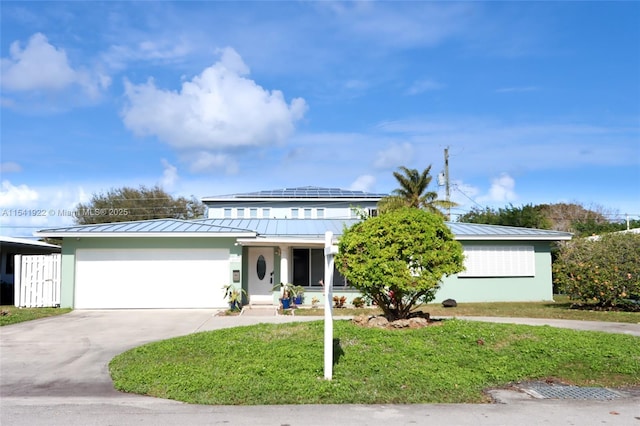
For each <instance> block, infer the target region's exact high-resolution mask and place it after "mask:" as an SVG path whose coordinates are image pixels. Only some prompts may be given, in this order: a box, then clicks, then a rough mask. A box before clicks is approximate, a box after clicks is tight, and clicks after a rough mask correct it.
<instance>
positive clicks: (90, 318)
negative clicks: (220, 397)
mask: <svg viewBox="0 0 640 426" xmlns="http://www.w3.org/2000/svg"><path fill="white" fill-rule="evenodd" d="M216 313H217V312H216V311H214V310H104V311H81V310H80V311H73V312H71V313H69V314H66V315H62V316H57V317H50V318H45V319H41V320H36V321H30V322H25V323H21V324H15V325H10V326H5V327H0V424H1V425H2V426H8V425H11V426H12V425H16V426H22V425H25V426H26V425H29V426H37V425H51V426H55V425H65V426H73V425H83V426H84V425H217V424H228V425H252V426H259V425H291V426H294V425H390V424H393V425H511V424H520V425H539V424H544V425H596V424H597V425H603V424H605V425H635V426H640V396H639V395H638V393H635V394H630V395H629V396H628V397H626V398H618V399H613V400H609V401H600V400H556V399H536V398H533V397H531V396H529V395H527V394H525V393H522V392H517V391H512V390H498V391H493V393H492V396H493V397H494V399H495V400H496V401H497V403H493V404H415V405H293V406H289V405H287V406H202V405H190V404H184V403H180V402H176V401H170V400H163V399H157V398H151V397H145V396H140V395H131V394H123V393H121V392H118V391H116V390H114V389H113V386H112V382H111V378H110V376H109V372H108V363H109V361H110V360H111V359H112V358H113V357H114V356H115V355H117V354H119V353H121V352H123V351H126V350H127V349H130V348H132V347H135V346H139V345H141V344H144V343H148V342H151V341H156V340H161V339H166V338H170V337H175V336H180V335H186V334H190V333H194V332H201V331H208V330H216V329H221V328H227V327H236V326H242V325H252V324H256V323H259V322H271V323H276V322H277V323H283V322H294V321H312V320H318V319H321V318H319V317H291V316H271V317H266V316H261V315H251V314H247V315H242V316H217V315H216ZM473 320H482V321H496V322H513V323H522V324H532V325H540V326H543V325H548V326H557V327H566V328H575V329H581V330H584V329H586V330H598V331H605V332H614V333H625V334H630V335H634V336H640V324H620V323H594V322H583V321H566V320H534V319H521V318H473Z"/></svg>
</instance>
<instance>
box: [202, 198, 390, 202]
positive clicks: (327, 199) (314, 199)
mask: <svg viewBox="0 0 640 426" xmlns="http://www.w3.org/2000/svg"><path fill="white" fill-rule="evenodd" d="M381 199H382V197H371V198H340V197H335V198H330V197H329V198H326V197H325V198H311V197H294V198H258V197H257V198H203V199H202V202H203V203H221V202H223V203H228V202H244V201H250V202H255V201H260V202H265V201H300V200H304V201H323V202H324V201H349V202H362V201H376V202H377V201H380V200H381Z"/></svg>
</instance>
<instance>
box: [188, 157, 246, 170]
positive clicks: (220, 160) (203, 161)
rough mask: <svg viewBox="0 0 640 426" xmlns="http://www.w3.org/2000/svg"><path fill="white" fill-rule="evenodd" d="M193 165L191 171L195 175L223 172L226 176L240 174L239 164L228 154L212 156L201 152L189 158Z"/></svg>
mask: <svg viewBox="0 0 640 426" xmlns="http://www.w3.org/2000/svg"><path fill="white" fill-rule="evenodd" d="M187 160H188V161H189V162H190V163H191V171H192V172H195V173H213V172H217V171H222V172H224V173H226V174H235V173H237V172H238V164H237V163H236V161H235V160H233V159H232V158H230V157H229V156H228V155H226V154H212V153H210V152H206V151H201V152H198V153H196V154H192V155H189V156H187Z"/></svg>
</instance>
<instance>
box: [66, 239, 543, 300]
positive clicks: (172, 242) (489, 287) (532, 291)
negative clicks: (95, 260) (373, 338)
mask: <svg viewBox="0 0 640 426" xmlns="http://www.w3.org/2000/svg"><path fill="white" fill-rule="evenodd" d="M509 244H510V243H509V242H505V241H497V242H481V241H478V242H471V241H470V242H463V245H465V246H471V245H480V246H487V245H500V246H506V245H509ZM512 244H513V245H518V246H522V245H532V246H533V247H534V255H535V263H536V271H535V276H534V277H499V278H459V277H457V276H455V275H454V276H451V277H447V278H445V279H444V280H443V284H442V287H441V288H440V290H439V291H438V293H437V294H436V299H435V300H434V301H435V302H441V301H442V300H444V299H448V298H452V299H456V300H457V301H458V302H489V301H551V300H553V287H552V278H551V249H550V243H549V242H546V241H541V242H526V241H516V242H513V243H512ZM123 247H124V248H132V249H135V248H137V249H144V248H160V247H161V248H175V249H180V248H225V249H228V250H229V251H230V266H229V281H228V282H229V283H232V282H233V270H240V282H239V283H235V284H236V285H237V286H238V287H242V288H244V289H245V290H247V289H248V282H247V280H248V278H247V274H245V273H244V271H247V268H248V266H249V265H248V264H247V262H248V256H247V253H248V251H247V250H248V248H247V247H242V246H239V245H235V239H234V238H206V237H203V238H141V237H138V238H84V237H83V238H80V239H79V240H78V239H75V238H69V239H65V240H64V242H63V244H62V286H61V306H62V307H73V299H74V280H75V253H76V250H77V249H88V248H99V249H109V248H113V249H117V248H123ZM291 261H292V260H291V259H290V262H291ZM280 272H281V271H280V256H279V255H277V256H274V283H279V282H280V276H281V273H280ZM278 294H279V293H278V292H274V304H278ZM334 295H338V296H342V295H344V296H347V298H348V303H351V300H352V299H353V298H354V297H356V296H358V292H357V291H354V290H348V289H336V288H334ZM314 296H316V297H317V298H318V299H320V300H323V297H322V290H321V289H320V288H313V289H308V290H307V291H306V293H305V303H304V304H305V305H310V304H311V299H312V298H313V297H314Z"/></svg>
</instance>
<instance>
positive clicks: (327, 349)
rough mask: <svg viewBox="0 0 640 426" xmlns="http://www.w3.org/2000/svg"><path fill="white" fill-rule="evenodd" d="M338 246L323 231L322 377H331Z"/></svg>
mask: <svg viewBox="0 0 640 426" xmlns="http://www.w3.org/2000/svg"><path fill="white" fill-rule="evenodd" d="M336 253H338V246H335V245H333V233H332V232H331V231H327V232H325V233H324V378H325V379H326V380H331V378H332V377H333V310H332V309H333V305H332V301H333V265H334V259H333V258H334V256H335V255H336Z"/></svg>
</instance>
